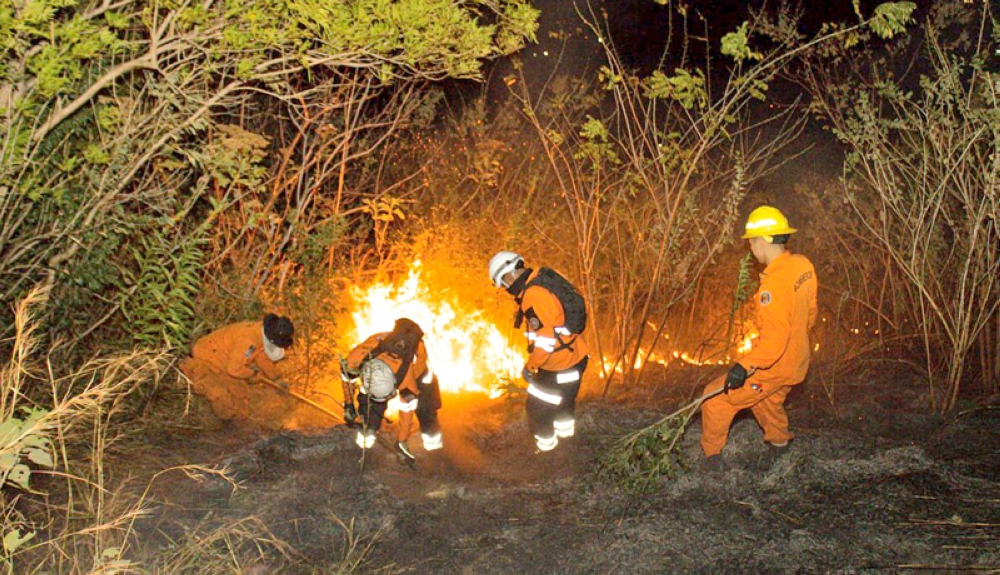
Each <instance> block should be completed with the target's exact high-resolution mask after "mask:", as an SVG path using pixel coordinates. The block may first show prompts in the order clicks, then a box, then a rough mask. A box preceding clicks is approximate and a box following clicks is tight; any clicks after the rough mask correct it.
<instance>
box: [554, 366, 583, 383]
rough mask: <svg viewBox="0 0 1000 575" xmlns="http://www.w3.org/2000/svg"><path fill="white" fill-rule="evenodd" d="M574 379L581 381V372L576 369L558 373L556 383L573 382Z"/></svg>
mask: <svg viewBox="0 0 1000 575" xmlns="http://www.w3.org/2000/svg"><path fill="white" fill-rule="evenodd" d="M574 381H580V372H579V371H577V370H575V369H574V370H573V371H563V372H560V373H557V374H556V383H573V382H574Z"/></svg>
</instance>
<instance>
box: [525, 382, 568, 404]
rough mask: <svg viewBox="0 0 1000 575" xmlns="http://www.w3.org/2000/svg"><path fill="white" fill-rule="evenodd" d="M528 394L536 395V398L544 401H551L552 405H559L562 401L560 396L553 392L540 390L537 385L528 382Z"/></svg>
mask: <svg viewBox="0 0 1000 575" xmlns="http://www.w3.org/2000/svg"><path fill="white" fill-rule="evenodd" d="M528 394H529V395H533V396H535V397H537V398H538V399H540V400H542V401H544V402H545V403H551V404H552V405H559V404H560V403H562V397H560V396H558V395H556V394H554V393H548V392H546V391H542V390H541V389H540V388H539V387H538V386H537V385H535V384H533V383H531V384H528Z"/></svg>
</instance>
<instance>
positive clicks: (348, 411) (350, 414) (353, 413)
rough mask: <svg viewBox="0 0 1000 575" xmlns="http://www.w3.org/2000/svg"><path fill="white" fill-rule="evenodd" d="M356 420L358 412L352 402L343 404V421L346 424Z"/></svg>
mask: <svg viewBox="0 0 1000 575" xmlns="http://www.w3.org/2000/svg"><path fill="white" fill-rule="evenodd" d="M357 418H358V412H357V410H356V409H354V402H353V401H347V402H344V421H345V422H347V423H349V424H350V423H354V420H355V419H357Z"/></svg>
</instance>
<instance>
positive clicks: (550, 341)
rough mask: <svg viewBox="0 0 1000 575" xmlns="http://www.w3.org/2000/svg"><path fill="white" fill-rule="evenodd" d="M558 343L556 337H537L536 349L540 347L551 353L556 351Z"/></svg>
mask: <svg viewBox="0 0 1000 575" xmlns="http://www.w3.org/2000/svg"><path fill="white" fill-rule="evenodd" d="M556 343H557V342H556V340H555V338H554V337H543V336H540V335H539V336H536V337H535V347H540V348H542V349H544V350H545V351H547V352H549V353H552V352H554V351H555V350H556Z"/></svg>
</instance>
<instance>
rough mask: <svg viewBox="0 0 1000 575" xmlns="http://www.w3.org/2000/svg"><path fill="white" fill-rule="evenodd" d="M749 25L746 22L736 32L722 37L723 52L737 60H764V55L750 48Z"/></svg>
mask: <svg viewBox="0 0 1000 575" xmlns="http://www.w3.org/2000/svg"><path fill="white" fill-rule="evenodd" d="M748 30H749V25H748V24H747V23H746V22H744V23H742V24H740V27H739V28H737V29H736V31H734V32H730V33H728V34H726V35H725V36H723V37H722V53H723V54H725V55H726V56H729V57H731V58H732V59H734V60H736V61H737V62H743V61H744V60H762V59H763V58H764V55H763V54H761V53H760V52H756V51H754V50H751V49H750V40H749V31H748Z"/></svg>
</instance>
